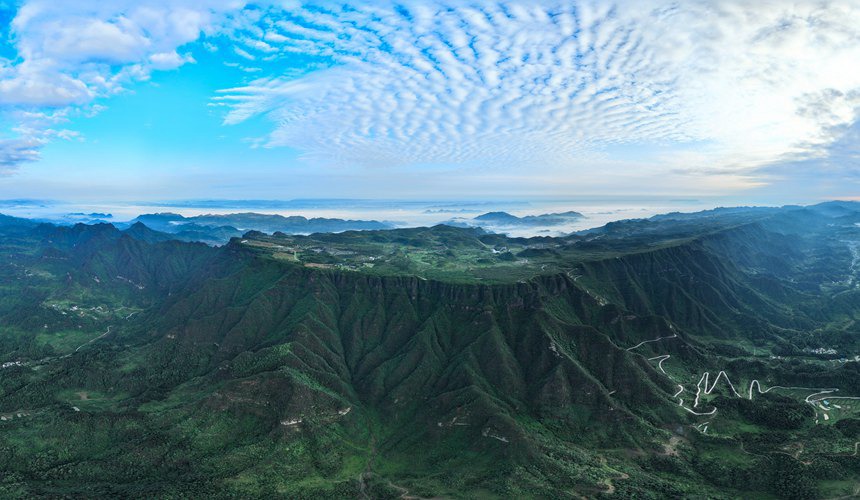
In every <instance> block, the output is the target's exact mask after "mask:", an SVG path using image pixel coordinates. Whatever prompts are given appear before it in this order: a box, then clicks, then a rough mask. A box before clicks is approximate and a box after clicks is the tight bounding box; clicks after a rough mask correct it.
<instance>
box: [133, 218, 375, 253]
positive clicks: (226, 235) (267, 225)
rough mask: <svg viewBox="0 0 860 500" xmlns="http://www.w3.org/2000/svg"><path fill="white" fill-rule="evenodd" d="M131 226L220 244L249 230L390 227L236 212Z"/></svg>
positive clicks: (323, 230)
mask: <svg viewBox="0 0 860 500" xmlns="http://www.w3.org/2000/svg"><path fill="white" fill-rule="evenodd" d="M132 224H135V225H136V224H144V225H146V226H147V227H149V228H152V229H154V230H156V231H160V232H164V233H169V234H172V235H174V236H173V237H174V238H175V239H179V240H182V241H202V242H204V243H210V244H215V245H221V244H224V243H226V242H228V241H229V240H230V238H233V237H238V236H241V235H242V234H243V232H246V231H249V230H256V231H265V232H268V233H274V232H278V231H280V232H283V233H290V234H310V233H328V232H339V231H349V230H367V229H389V228H391V225H389V224H387V223H383V222H377V221H364V220H345V219H331V218H323V217H314V218H311V219H308V218H305V217H302V216H298V215H293V216H289V217H284V216H282V215H269V214H258V213H252V212H248V213H239V214H226V215H209V214H207V215H197V216H192V217H184V216H182V215H179V214H174V213H158V214H144V215H140V216H138V217H136V218H135V219H134V220H133V221H132Z"/></svg>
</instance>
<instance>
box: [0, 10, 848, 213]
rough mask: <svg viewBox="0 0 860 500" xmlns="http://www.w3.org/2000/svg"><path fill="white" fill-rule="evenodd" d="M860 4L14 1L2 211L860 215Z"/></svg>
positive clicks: (6, 56)
mask: <svg viewBox="0 0 860 500" xmlns="http://www.w3.org/2000/svg"><path fill="white" fill-rule="evenodd" d="M858 26H860V3H858V2H853V1H849V2H839V3H832V4H825V3H821V2H811V1H810V2H803V1H799V2H792V3H790V4H789V3H787V2H781V1H762V2H756V3H755V4H752V3H750V2H743V1H740V0H737V1H733V0H725V1H721V2H707V1H690V2H683V3H677V2H660V1H655V2H641V1H638V2H633V1H616V2H593V1H591V2H590V1H574V2H569V1H566V2H556V1H543V2H536V1H529V2H525V1H519V0H506V1H491V0H475V1H470V2H465V1H446V0H438V1H424V2H417V1H403V2H388V1H376V2H337V3H335V2H300V1H279V2H261V3H250V2H245V1H243V0H172V1H168V0H150V1H132V0H112V1H110V2H104V1H93V0H76V1H75V2H66V1H60V0H55V1H51V0H23V1H9V0H0V37H2V40H0V120H2V121H0V198H21V197H31V198H54V199H71V200H139V201H145V200H169V199H185V198H231V199H238V198H254V199H261V198H271V199H276V198H280V199H288V198H297V197H302V198H308V197H327V198H330V197H344V198H393V197H395V198H422V199H429V198H460V199H464V198H469V197H474V198H488V197H495V198H501V197H541V196H547V197H564V196H582V195H601V194H603V195H622V196H623V195H631V196H632V195H643V194H647V195H664V196H717V197H722V198H731V199H734V200H738V201H750V202H768V203H788V202H807V201H816V200H820V199H828V198H849V197H856V196H858V194H860V166H858V156H860V153H858V147H857V146H856V144H857V143H858V142H857V141H856V140H854V139H856V138H857V135H858V132H857V131H858V129H860V126H858V110H860V64H857V62H858V61H860V43H858V41H860V28H858Z"/></svg>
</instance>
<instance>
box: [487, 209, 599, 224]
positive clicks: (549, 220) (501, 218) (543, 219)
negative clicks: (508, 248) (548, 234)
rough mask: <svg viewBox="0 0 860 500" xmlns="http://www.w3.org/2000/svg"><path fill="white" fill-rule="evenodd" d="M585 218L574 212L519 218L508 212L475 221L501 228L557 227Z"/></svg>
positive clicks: (493, 214)
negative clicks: (506, 226)
mask: <svg viewBox="0 0 860 500" xmlns="http://www.w3.org/2000/svg"><path fill="white" fill-rule="evenodd" d="M584 217H585V216H584V215H582V214H581V213H579V212H574V211H568V212H562V213H557V214H542V215H526V216H525V217H517V216H516V215H511V214H509V213H507V212H487V213H485V214H483V215H479V216H477V217H475V218H474V219H473V220H475V221H477V222H489V223H491V224H495V225H500V226H505V225H508V226H521V225H523V226H555V225H560V224H565V223H567V222H570V221H571V220H576V219H582V218H584Z"/></svg>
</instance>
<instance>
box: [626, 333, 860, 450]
mask: <svg viewBox="0 0 860 500" xmlns="http://www.w3.org/2000/svg"><path fill="white" fill-rule="evenodd" d="M676 337H678V335H677V334H674V335H670V336H668V337H657V338H655V339H651V340H645V341H642V342H639V343H638V344H636V345H634V346H633V347H628V348H627V349H626V350H627V351H632V350H634V349H637V348H639V347H641V346H643V345H645V344H648V343H651V342H659V341H661V340H665V339H672V338H676ZM671 357H672V355H671V354H662V355H659V356H654V357H652V358H648V361H657V369H658V370H660V373H662V374H663V375H665V376H666V378H668V379H669V380H671V381H672V382H674V383H676V384H677V385H678V392H676V393H675V394H673V395H672V398H677V400H678V405H679V406H680V407H681V408H683V409H684V410H686V411H687V412H689V413H692V414H693V415H696V416H711V415H714V414H715V413H716V412H717V408H716V407H713V408H712V409H711V410H710V411H704V412H700V411H697V410H694V409H693V408H698V406H699V399H700V398H701V396H702V395H703V394H704V395H709V394H711V393H712V392H713V391H714V389H716V387H717V384H718V383H719V382H720V379H725V381H726V384H728V386H729V388H730V389H731V390H732V392H733V393H734V395H735V396H736V397H739V398H743V397H744V396H743V395H742V394H741V393H740V392H738V390H737V389H736V388H735V386H734V384H732V381H731V379H729V376H728V374H727V373H726V372H725V370H720V371H719V372H718V373H717V376H716V377H714V380H713V383H711V373H710V372H704V373H703V374H702V377H701V378H700V379H699V382H698V383H697V384H696V396H695V399H694V401H693V407H692V408H688V407H686V406H684V399H683V398H681V397H680V396H681V394H683V393H684V392H685V391H686V390H687V389H686V388H685V387H684V385H683V384H680V383H678V381H677V380H675V379H674V378H673V377H672V376H671V375H669V374H668V373H667V372H666V370H665V368H663V363H664V362H665V361H666V360H667V359H669V358H671ZM753 388H755V389H756V391H757V392H758V393H759V394H766V393H768V392H770V391H772V390H774V389H784V390H790V391H811V392H812V394H810V395H808V396H806V398H805V399H804V402H806V403H808V404H810V405H812V406H813V408H815V405H816V403H817V402H819V401H821V400H823V399H849V400H860V397H858V396H832V395H831V394H834V393H836V392H839V389H837V388H821V387H793V386H782V385H774V386H770V387H768V388H767V389H762V388H761V382H759V381H758V379H753V380H751V381H750V385H749V388H748V390H747V391H746V392H747V396H746V397H747V399H749V400H752V398H753ZM815 396H821V397H819V398H817V399H815ZM817 415H818V410H817V409H816V417H817ZM855 452H856V449H855Z"/></svg>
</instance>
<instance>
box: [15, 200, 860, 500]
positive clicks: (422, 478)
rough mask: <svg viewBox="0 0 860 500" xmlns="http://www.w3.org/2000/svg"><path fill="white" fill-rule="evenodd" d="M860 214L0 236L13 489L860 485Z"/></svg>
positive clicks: (830, 492)
mask: <svg viewBox="0 0 860 500" xmlns="http://www.w3.org/2000/svg"><path fill="white" fill-rule="evenodd" d="M858 216H860V205H858V204H852V203H844V204H840V205H839V208H837V209H834V208H833V207H830V206H827V205H818V206H812V207H784V208H781V209H771V208H755V207H749V208H743V209H737V210H717V211H709V212H704V213H699V214H668V215H666V216H659V217H654V218H651V219H645V220H634V221H625V222H619V223H613V224H609V225H607V226H604V227H602V228H598V229H595V230H591V231H586V232H581V233H577V234H573V235H570V236H567V237H561V238H550V237H537V238H510V237H506V236H504V235H500V234H493V233H487V232H485V231H483V230H481V229H479V228H456V227H450V226H447V225H440V226H435V227H431V228H411V229H395V230H368V231H346V232H341V233H334V234H332V233H329V234H312V235H290V234H286V233H274V234H266V233H263V232H260V231H251V232H247V233H245V234H244V235H242V236H241V237H237V238H233V239H232V240H230V241H229V243H227V244H226V245H223V246H221V247H210V246H207V245H204V244H200V243H185V242H180V241H175V240H171V241H159V240H160V239H161V237H160V236H158V233H156V234H155V235H153V231H152V230H149V229H145V228H144V226H142V225H141V226H136V228H135V229H134V230H132V229H129V230H125V231H120V230H118V229H117V228H115V227H114V226H111V225H108V224H100V225H83V224H81V225H76V226H72V227H57V226H51V225H44V224H43V225H28V224H24V223H16V224H11V225H6V224H2V221H0V238H2V245H0V253H2V256H3V259H0V289H2V290H3V293H0V332H2V333H0V367H2V368H0V417H2V419H3V420H0V429H2V432H0V448H2V450H3V453H0V462H2V463H1V464H0V465H2V469H0V470H3V471H4V476H3V477H4V480H3V481H2V482H0V492H2V495H3V496H4V497H33V496H49V497H62V496H87V497H98V496H120V497H123V496H158V497H171V496H172V497H180V496H185V497H187V496H190V497H203V496H206V497H213V498H227V497H237V496H238V497H260V498H263V497H265V498H271V497H289V498H314V497H316V498H332V497H363V498H398V497H400V498H408V497H453V498H474V497H487V498H502V497H504V498H511V497H514V498H549V497H552V498H574V497H576V498H579V497H583V496H584V497H597V496H603V495H607V496H608V495H615V496H619V497H621V498H625V497H627V498H666V497H673V498H703V497H704V498H738V497H744V498H755V497H759V498H768V497H771V498H772V497H784V498H816V497H831V496H839V495H843V496H844V495H850V494H852V491H853V487H854V485H856V484H858V481H860V464H858V461H857V459H856V456H854V455H853V454H855V451H856V450H855V448H856V444H855V443H856V442H857V440H858V439H860V437H858V429H860V405H857V404H856V403H855V400H854V399H851V398H855V397H858V396H860V393H858V392H857V388H858V387H860V358H858V357H855V356H857V354H858V353H860V326H858V323H857V321H858V319H860V226H858V225H857V224H856V219H857V217H858Z"/></svg>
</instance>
